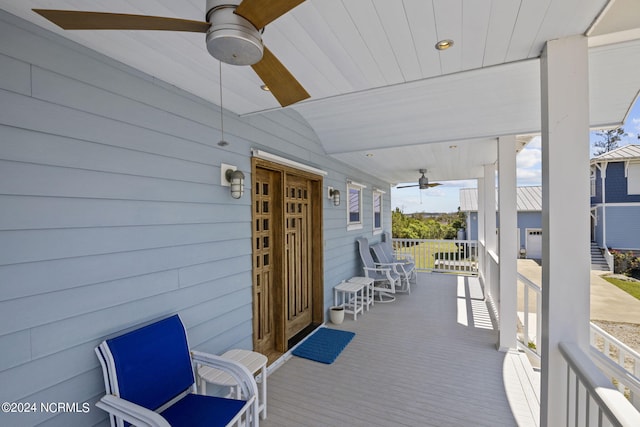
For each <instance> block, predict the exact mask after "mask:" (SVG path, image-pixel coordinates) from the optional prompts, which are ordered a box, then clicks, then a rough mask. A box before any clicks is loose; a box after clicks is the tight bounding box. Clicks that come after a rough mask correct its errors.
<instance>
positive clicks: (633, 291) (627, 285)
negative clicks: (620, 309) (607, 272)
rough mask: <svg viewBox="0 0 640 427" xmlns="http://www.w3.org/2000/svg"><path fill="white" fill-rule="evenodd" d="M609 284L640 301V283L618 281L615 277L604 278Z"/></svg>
mask: <svg viewBox="0 0 640 427" xmlns="http://www.w3.org/2000/svg"><path fill="white" fill-rule="evenodd" d="M603 279H604V280H606V281H607V282H609V283H612V284H614V285H616V286H617V287H619V288H620V289H622V290H623V291H625V292H626V293H628V294H630V295H632V296H634V297H636V298H638V299H640V282H636V281H630V280H622V279H616V278H615V277H606V276H605V277H603Z"/></svg>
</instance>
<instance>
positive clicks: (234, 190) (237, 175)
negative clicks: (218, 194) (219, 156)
mask: <svg viewBox="0 0 640 427" xmlns="http://www.w3.org/2000/svg"><path fill="white" fill-rule="evenodd" d="M220 172H221V175H222V177H221V179H220V182H221V184H222V185H223V186H225V187H230V191H231V197H233V198H234V199H239V198H240V197H242V195H243V194H244V174H243V173H242V172H241V171H239V170H238V168H237V167H235V166H231V165H225V164H224V163H223V164H222V165H220Z"/></svg>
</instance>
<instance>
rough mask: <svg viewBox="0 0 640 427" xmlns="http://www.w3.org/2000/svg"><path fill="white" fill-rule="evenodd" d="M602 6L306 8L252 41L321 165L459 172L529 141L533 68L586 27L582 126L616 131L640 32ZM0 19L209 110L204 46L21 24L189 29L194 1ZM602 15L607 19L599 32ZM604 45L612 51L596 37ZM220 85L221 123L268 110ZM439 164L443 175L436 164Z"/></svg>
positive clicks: (618, 9) (239, 85)
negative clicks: (77, 18) (298, 95)
mask: <svg viewBox="0 0 640 427" xmlns="http://www.w3.org/2000/svg"><path fill="white" fill-rule="evenodd" d="M609 3H610V2H608V1H607V0H582V1H580V2H575V1H566V0H545V1H540V0H520V1H514V0H475V1H465V0H402V1H401V0H394V1H389V0H307V1H305V2H303V3H302V4H301V5H300V6H298V7H296V8H294V9H293V10H291V11H290V12H288V13H286V14H285V15H283V16H281V17H279V18H278V19H277V20H275V21H274V22H272V23H270V24H268V25H267V26H266V28H265V31H264V35H263V39H264V42H265V44H266V45H267V46H268V47H269V49H270V50H271V51H272V52H273V53H274V54H275V55H276V56H277V57H278V59H279V60H280V61H281V62H282V63H283V64H284V65H285V66H286V67H287V68H288V69H289V71H290V72H291V73H292V74H293V75H294V76H295V77H296V79H297V80H298V81H299V82H300V83H301V84H302V86H303V87H304V88H305V89H306V90H307V91H308V92H309V94H310V95H311V97H310V99H308V100H306V101H302V102H300V103H298V104H294V105H293V106H290V107H287V108H292V109H295V110H296V111H298V112H299V113H300V114H301V115H302V116H303V117H304V118H305V119H306V120H307V121H308V122H309V123H310V124H311V126H312V127H313V128H314V130H315V131H316V133H317V134H318V137H319V139H320V141H321V143H322V144H323V147H324V149H325V151H326V152H327V153H329V154H332V155H334V156H335V157H336V158H337V159H340V160H342V161H345V162H347V163H350V164H351V165H352V166H353V167H356V168H364V169H367V170H371V169H370V167H371V160H372V159H376V158H377V155H375V156H373V157H367V156H366V155H365V154H366V153H367V152H370V151H372V150H391V151H390V153H393V154H394V155H399V156H410V157H411V156H413V158H415V152H416V151H415V150H422V151H429V148H427V147H425V146H426V145H429V144H437V143H439V144H443V145H446V148H448V146H449V145H452V144H457V145H459V147H460V148H459V149H458V153H457V154H455V156H454V157H452V159H455V158H458V159H459V160H460V161H461V162H462V163H464V159H467V158H468V159H472V158H473V157H474V156H475V154H473V155H472V154H471V151H469V152H468V153H465V152H464V151H465V150H467V148H468V149H469V150H471V149H474V148H476V147H474V145H475V144H480V146H479V147H477V148H481V147H482V144H486V143H487V141H488V140H495V138H497V137H498V136H501V135H507V134H523V133H534V132H537V131H539V129H540V93H539V92H540V79H539V61H538V58H539V56H540V52H541V50H542V48H543V46H544V43H545V41H547V40H551V39H556V38H561V37H566V36H571V35H578V34H585V33H587V31H589V29H590V28H591V27H592V26H593V29H592V30H591V31H592V32H593V37H594V40H595V38H596V37H598V38H599V39H598V43H594V44H597V45H598V46H594V44H592V46H593V47H591V49H590V52H591V53H590V80H591V86H590V87H591V124H592V125H593V126H605V125H614V124H616V123H620V122H622V121H623V120H624V118H625V115H626V114H627V111H628V109H629V107H630V105H631V103H632V102H633V100H634V99H635V96H636V94H637V92H638V89H639V88H640V73H638V72H637V70H638V65H639V62H640V60H639V59H638V58H640V39H638V38H637V37H640V34H639V32H638V31H636V30H637V27H638V26H640V20H638V19H636V20H635V21H634V20H629V19H628V17H629V16H640V15H636V14H638V13H640V2H637V1H635V0H616V2H611V4H610V5H609V6H608V7H607V5H608V4H609ZM1 7H2V8H3V9H4V10H6V11H7V12H9V13H11V14H14V15H17V16H19V17H21V18H23V19H26V20H28V21H31V22H33V23H35V24H37V25H39V26H42V27H43V28H45V29H47V30H50V31H53V32H55V33H57V34H60V35H61V36H63V37H66V38H68V39H71V40H73V41H75V42H77V43H80V44H82V45H85V46H87V47H89V48H91V49H94V50H96V51H98V52H100V53H103V54H105V55H107V56H110V57H112V58H114V59H116V60H118V61H120V62H122V63H125V64H127V65H129V66H132V67H134V68H136V69H139V70H141V71H142V72H144V73H147V74H149V75H152V76H154V77H156V78H158V79H161V80H163V81H165V82H167V83H169V84H171V85H175V86H177V87H179V88H181V89H183V90H186V91H188V92H191V93H193V94H195V95H197V96H199V97H201V98H204V99H206V100H208V101H211V102H213V103H216V104H219V103H220V95H219V86H218V85H219V72H218V61H217V60H215V59H214V58H213V57H211V56H210V55H209V53H208V52H207V49H206V46H205V40H204V38H205V36H204V34H197V33H181V32H180V33H179V32H162V31H64V30H62V29H60V28H58V27H56V26H55V25H53V24H52V23H50V22H48V21H46V20H45V19H44V18H42V17H41V16H39V15H37V14H35V13H33V12H32V11H31V9H32V8H55V9H71V10H93V11H101V12H118V13H131V14H147V15H157V16H166V17H176V18H185V19H192V20H200V21H202V20H205V17H204V13H205V0H135V1H134V0H55V1H50V0H5V1H3V2H2V6H1ZM603 10H608V11H610V15H609V16H603V17H602V18H600V19H598V17H599V16H600V14H601V12H602V11H603ZM594 22H595V25H593V24H594ZM630 22H631V23H630ZM634 22H635V23H638V24H635V25H636V28H634V27H633V25H634V24H633V23H634ZM611 34H614V35H615V36H616V37H615V39H614V38H611V40H615V43H616V44H608V43H609V41H608V40H609V39H603V38H602V37H603V36H606V35H611ZM442 39H451V40H453V41H454V45H453V47H452V48H450V49H448V50H445V51H438V50H436V49H435V44H436V43H437V42H438V41H439V40H442ZM611 64H622V65H623V66H620V67H617V66H611ZM222 73H223V92H224V107H225V108H227V109H229V110H230V111H232V112H234V113H236V114H239V115H245V114H261V112H266V111H269V110H271V109H278V108H281V107H280V106H279V104H278V102H277V101H276V100H275V99H274V98H273V96H272V95H271V94H270V93H268V92H265V91H263V90H261V89H260V86H261V84H262V82H261V81H260V79H259V78H258V77H257V75H256V74H255V73H254V72H253V70H252V69H251V67H248V66H245V67H239V66H231V65H226V64H225V65H223V67H222ZM458 142H462V143H460V144H458ZM408 147H410V148H408ZM435 149H436V148H434V150H435ZM438 150H439V149H438ZM444 151H448V150H444ZM380 152H383V151H380ZM442 155H444V154H442ZM405 160H407V159H405ZM408 160H409V161H408V162H405V163H404V164H403V165H404V166H402V167H401V168H400V169H401V170H399V169H392V167H390V166H386V164H379V165H376V166H377V167H378V168H379V169H376V171H377V173H379V176H380V177H381V178H383V179H387V180H388V181H389V182H399V181H410V180H415V176H416V170H417V169H419V168H422V167H427V168H430V167H429V165H425V164H420V165H413V164H411V160H412V158H409V159H408ZM374 161H375V160H374ZM447 162H449V163H450V164H453V163H454V162H453V160H448V159H441V160H440V163H447ZM380 163H383V162H380ZM386 163H388V164H393V163H394V162H386ZM394 166H398V165H394ZM466 166H467V168H466V170H473V168H471V167H470V166H471V165H470V164H467V165H466ZM460 169H461V170H459V171H451V170H449V171H448V172H447V173H445V172H444V170H443V172H442V173H443V174H442V175H438V172H437V171H436V170H435V169H434V173H433V175H432V174H431V173H429V174H428V175H429V178H430V179H433V180H442V179H448V177H449V176H453V175H455V176H460V175H461V174H462V167H461V168H460Z"/></svg>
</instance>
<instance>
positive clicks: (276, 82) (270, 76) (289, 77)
mask: <svg viewBox="0 0 640 427" xmlns="http://www.w3.org/2000/svg"><path fill="white" fill-rule="evenodd" d="M251 68H253V71H255V72H256V74H257V75H258V77H260V79H261V80H262V81H263V82H264V84H266V85H267V86H268V87H269V90H270V91H271V93H272V94H273V96H275V98H276V99H277V100H278V102H279V103H280V105H282V106H283V107H286V106H287V105H291V104H295V103H296V102H298V101H302V100H303V99H307V98H309V96H310V95H309V94H308V93H307V91H306V90H305V89H304V88H303V87H302V85H301V84H300V83H298V81H297V80H296V78H295V77H293V74H291V73H290V72H289V70H287V68H286V67H285V66H284V65H282V63H281V62H280V61H279V60H278V58H276V57H275V56H274V54H273V53H271V51H270V50H269V49H267V47H266V46H265V48H264V52H263V54H262V59H261V60H260V61H258V62H257V63H255V64H253V65H252V66H251Z"/></svg>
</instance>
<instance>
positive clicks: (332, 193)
mask: <svg viewBox="0 0 640 427" xmlns="http://www.w3.org/2000/svg"><path fill="white" fill-rule="evenodd" d="M327 192H328V193H329V198H330V199H333V206H340V191H338V190H336V189H335V188H333V187H327Z"/></svg>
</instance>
